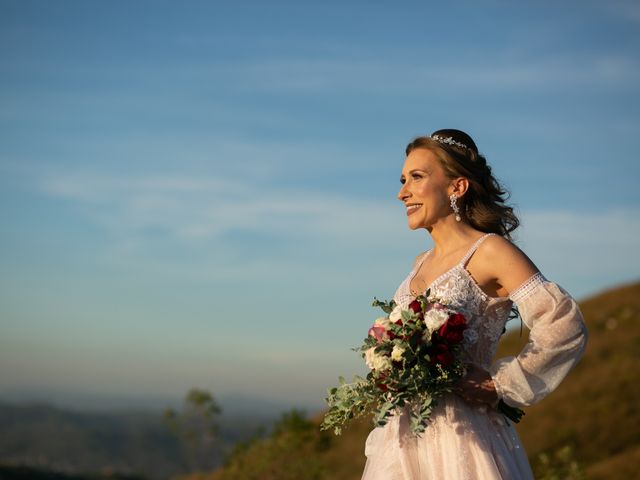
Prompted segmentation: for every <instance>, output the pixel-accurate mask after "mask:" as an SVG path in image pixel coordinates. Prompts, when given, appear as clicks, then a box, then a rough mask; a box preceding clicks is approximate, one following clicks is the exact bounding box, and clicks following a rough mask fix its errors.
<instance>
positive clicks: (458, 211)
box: [449, 193, 462, 222]
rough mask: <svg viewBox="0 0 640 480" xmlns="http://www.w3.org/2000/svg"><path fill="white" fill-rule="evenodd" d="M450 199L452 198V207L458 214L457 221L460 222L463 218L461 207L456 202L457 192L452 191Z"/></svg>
mask: <svg viewBox="0 0 640 480" xmlns="http://www.w3.org/2000/svg"><path fill="white" fill-rule="evenodd" d="M449 199H450V200H451V208H453V211H454V213H455V214H456V221H458V222H459V221H460V220H462V219H461V218H460V207H458V205H457V204H456V200H457V199H458V197H456V194H455V193H452V194H451V195H449Z"/></svg>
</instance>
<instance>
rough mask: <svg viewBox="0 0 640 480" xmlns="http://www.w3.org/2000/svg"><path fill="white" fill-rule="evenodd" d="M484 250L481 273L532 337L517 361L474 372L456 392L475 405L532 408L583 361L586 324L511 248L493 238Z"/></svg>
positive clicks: (568, 301) (558, 289)
mask: <svg viewBox="0 0 640 480" xmlns="http://www.w3.org/2000/svg"><path fill="white" fill-rule="evenodd" d="M481 247H484V248H483V249H482V250H483V251H482V255H480V256H479V257H480V258H479V259H478V260H480V261H479V262H478V263H477V265H478V268H479V269H480V270H483V271H484V272H485V273H486V274H487V277H488V278H491V279H492V280H493V281H495V282H496V283H497V284H498V285H499V286H500V291H501V292H505V291H506V294H508V295H509V296H510V297H511V299H512V301H513V302H514V303H515V304H516V305H517V306H518V310H519V312H520V316H521V317H522V319H523V322H524V323H525V324H526V325H527V327H528V328H529V329H530V330H531V331H530V333H529V342H528V343H527V345H526V346H525V347H524V348H523V350H522V351H521V352H520V353H519V354H518V356H516V357H512V356H511V357H505V358H501V359H499V360H497V361H496V362H495V363H494V365H493V366H492V367H491V368H490V371H489V372H486V371H485V370H483V369H481V368H479V367H474V366H470V367H469V369H468V371H467V375H466V376H465V378H463V379H462V380H461V381H460V382H459V385H458V388H456V391H457V392H458V393H459V394H460V395H461V396H462V397H463V398H465V399H466V400H467V401H469V402H470V403H474V404H482V403H484V404H490V405H495V404H497V402H498V401H499V400H500V399H502V400H504V401H505V402H506V403H507V404H508V405H511V406H514V407H522V406H527V405H532V404H533V403H536V402H538V401H539V400H541V399H542V398H543V397H545V396H546V395H548V394H549V393H550V392H551V391H553V390H554V389H555V388H556V387H557V386H558V385H559V384H560V382H561V381H562V380H563V379H564V377H565V376H566V375H567V373H569V371H570V370H571V368H572V367H573V366H574V365H575V364H576V363H577V362H578V361H579V360H580V358H581V357H582V354H583V353H584V349H585V345H586V341H587V336H588V335H587V329H586V326H585V324H584V319H583V317H582V313H581V312H580V309H579V307H578V304H577V302H576V301H575V300H574V299H573V298H572V297H571V296H570V295H569V294H568V293H567V292H566V291H565V290H564V289H563V288H562V287H560V286H559V285H557V284H556V283H553V282H549V281H548V280H547V279H546V278H545V277H544V275H542V273H540V271H539V270H538V268H537V267H536V266H535V265H534V264H533V262H532V261H531V260H530V259H529V258H528V257H527V256H526V255H525V254H524V253H523V252H522V251H521V250H520V249H519V248H518V247H516V246H515V245H513V244H512V243H511V242H509V241H508V240H506V239H504V238H502V237H497V236H492V237H490V238H488V239H487V240H486V241H485V242H483V245H481ZM502 294H503V293H501V295H502Z"/></svg>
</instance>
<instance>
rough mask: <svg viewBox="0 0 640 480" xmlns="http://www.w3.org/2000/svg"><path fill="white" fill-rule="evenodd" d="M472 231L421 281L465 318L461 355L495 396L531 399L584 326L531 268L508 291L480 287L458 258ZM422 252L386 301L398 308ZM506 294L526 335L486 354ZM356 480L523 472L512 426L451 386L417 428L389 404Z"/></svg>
mask: <svg viewBox="0 0 640 480" xmlns="http://www.w3.org/2000/svg"><path fill="white" fill-rule="evenodd" d="M489 235H495V234H493V233H488V234H486V235H484V236H483V237H481V238H479V239H478V240H477V241H476V242H475V244H474V245H473V246H472V247H471V248H470V249H469V251H468V252H467V254H466V255H465V256H464V257H463V258H462V260H461V261H460V262H459V263H458V264H457V265H456V266H454V267H453V268H452V269H450V270H449V271H447V272H445V273H444V274H442V275H441V276H440V277H438V278H437V279H436V280H434V281H433V282H432V283H431V285H430V288H431V292H432V293H433V294H435V295H437V296H439V297H440V298H442V299H443V300H444V302H445V303H448V304H450V305H452V306H453V308H455V309H457V310H461V311H462V312H463V313H465V316H466V317H467V321H468V325H469V327H468V328H467V330H466V331H465V332H464V340H463V345H464V351H465V356H466V357H467V358H465V361H468V362H472V363H474V364H476V365H478V366H480V367H482V368H484V369H485V370H487V371H488V372H489V373H490V374H491V377H492V379H493V381H494V383H495V386H496V390H497V392H498V395H499V397H500V398H502V399H503V401H504V402H505V403H507V404H509V405H511V406H514V407H525V406H528V405H532V404H534V403H536V402H538V401H539V400H541V399H542V398H543V397H545V396H546V395H548V394H549V393H550V392H551V391H553V390H554V389H555V388H556V387H557V386H558V384H559V383H560V382H561V381H562V379H563V378H564V377H565V376H566V375H567V373H568V372H569V370H571V368H572V367H573V366H574V365H575V364H576V363H577V362H578V360H579V359H580V358H581V356H582V354H583V352H584V349H585V345H586V341H587V330H586V326H585V324H584V319H583V316H582V313H581V312H580V309H579V307H578V304H577V303H576V301H575V300H574V299H573V298H572V297H571V296H570V295H569V294H568V293H567V292H566V291H565V290H564V289H563V288H562V287H561V286H559V285H557V284H556V283H553V282H550V281H548V280H547V279H546V278H545V277H544V275H542V273H540V272H537V273H536V274H534V275H532V276H531V278H529V279H528V280H527V281H525V282H524V283H523V284H522V285H521V286H520V287H518V288H517V289H516V290H515V291H513V292H512V293H511V294H510V295H509V296H508V297H490V296H488V295H486V294H485V293H484V292H483V291H482V290H481V288H480V287H479V286H478V284H477V283H476V282H475V280H474V279H473V278H472V277H471V275H470V274H469V272H468V271H467V270H466V268H465V266H466V264H467V261H468V260H469V258H471V256H472V255H473V253H474V252H475V250H476V248H477V247H478V245H480V243H481V242H482V241H483V240H484V239H485V238H486V237H488V236H489ZM428 253H429V252H426V253H425V254H424V255H423V256H422V257H421V258H420V259H419V260H418V262H416V266H414V268H413V270H412V271H411V272H410V273H409V275H408V276H407V278H406V279H405V280H404V281H403V282H402V284H400V286H399V287H398V290H397V291H396V293H395V295H394V297H393V298H394V300H395V301H396V303H397V304H398V305H402V307H403V308H405V309H406V308H408V305H409V303H410V302H411V301H412V300H413V299H414V298H415V297H414V296H413V295H412V294H411V292H410V288H409V284H410V282H411V280H412V279H413V277H414V276H415V274H416V272H417V271H418V270H419V268H420V265H421V264H422V262H423V261H424V259H425V257H426V256H427V255H428ZM513 303H515V304H516V305H517V307H518V310H519V312H520V316H521V318H522V320H523V322H524V323H525V324H526V325H527V327H528V328H529V329H530V334H529V342H528V344H527V345H526V346H525V348H524V349H523V350H522V351H521V352H520V354H519V355H518V356H516V357H506V358H500V359H498V360H497V361H494V362H493V363H492V360H493V356H494V355H495V352H496V347H497V345H498V341H499V339H500V336H501V335H502V333H503V329H504V326H505V324H506V322H507V320H508V317H509V312H510V311H511V306H512V304H513ZM365 455H366V457H367V462H366V465H365V469H364V473H363V475H362V480H462V479H465V480H466V479H468V480H485V479H486V480H489V479H490V480H495V479H504V480H520V479H533V474H532V472H531V467H530V465H529V462H528V460H527V455H526V452H525V451H524V448H523V447H522V444H521V442H520V439H519V437H518V435H517V433H516V430H515V428H514V425H513V423H512V422H511V421H509V420H507V419H506V418H505V417H504V415H502V414H501V413H498V412H497V411H494V410H493V409H491V408H490V407H484V406H471V405H470V404H468V403H466V402H465V401H464V400H462V398H460V397H459V396H457V395H455V394H453V393H451V394H446V395H445V396H444V397H442V398H440V399H439V400H438V405H437V406H436V407H435V408H434V409H433V412H432V414H431V420H430V423H429V425H428V426H427V428H426V430H425V432H424V433H423V434H422V436H421V437H417V438H416V437H413V436H412V434H411V433H410V431H409V423H408V418H407V415H404V414H402V411H400V412H396V414H395V415H394V416H393V417H392V418H391V420H390V421H389V422H388V423H387V424H386V425H385V426H384V427H377V428H374V429H373V431H372V432H371V433H370V434H369V436H368V438H367V441H366V444H365Z"/></svg>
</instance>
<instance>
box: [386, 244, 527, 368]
mask: <svg viewBox="0 0 640 480" xmlns="http://www.w3.org/2000/svg"><path fill="white" fill-rule="evenodd" d="M490 235H495V234H494V233H488V234H486V235H484V236H482V237H480V238H479V239H478V240H477V241H476V242H475V243H474V244H473V246H472V247H471V248H470V249H469V251H468V252H467V253H466V255H465V256H464V257H463V258H462V260H461V261H460V262H458V263H457V264H456V265H455V266H454V267H453V268H451V269H449V270H448V271H446V272H445V273H443V274H442V275H440V277H438V278H437V279H435V280H434V281H433V282H431V284H430V285H429V288H430V289H431V293H432V294H434V295H436V296H437V297H439V298H440V299H441V300H442V301H443V302H444V303H446V304H448V305H451V306H452V307H453V308H455V309H456V310H459V311H461V312H462V313H464V315H465V317H467V321H468V325H469V328H467V330H466V331H465V332H464V342H463V344H464V345H465V352H466V355H467V357H468V358H467V360H468V361H471V362H473V363H475V364H477V365H479V366H482V367H484V368H485V369H486V368H488V367H489V365H490V364H491V360H492V358H493V356H494V354H495V351H496V348H497V345H498V340H499V339H500V336H501V335H502V332H503V331H504V328H505V325H506V323H507V320H508V319H509V312H510V311H511V306H512V304H513V302H512V300H511V298H510V297H490V296H488V295H487V294H486V293H484V291H483V290H482V289H481V288H480V286H479V285H478V284H477V283H476V281H475V280H474V279H473V277H472V276H471V274H470V273H469V271H468V270H467V269H466V268H465V267H466V264H467V262H468V261H469V259H470V258H471V256H472V255H473V253H474V252H475V251H476V249H477V248H478V246H479V245H480V243H481V242H482V241H483V240H484V239H485V238H487V237H488V236H490ZM429 252H430V251H428V252H426V253H425V254H423V255H422V257H421V258H420V260H419V261H418V262H417V264H416V266H415V267H414V268H413V270H411V272H410V273H409V275H408V276H407V278H406V279H405V280H404V281H403V282H402V283H401V284H400V286H399V287H398V290H397V291H396V293H395V295H394V296H393V299H394V300H395V301H396V303H397V304H399V305H402V307H403V308H407V307H408V305H409V303H411V301H412V300H413V299H414V298H415V295H413V294H412V293H411V289H410V283H411V280H412V279H413V277H414V276H415V275H416V273H417V271H418V270H419V269H420V266H421V265H422V263H423V262H424V260H425V258H426V257H427V256H428V255H429ZM514 293H516V292H514Z"/></svg>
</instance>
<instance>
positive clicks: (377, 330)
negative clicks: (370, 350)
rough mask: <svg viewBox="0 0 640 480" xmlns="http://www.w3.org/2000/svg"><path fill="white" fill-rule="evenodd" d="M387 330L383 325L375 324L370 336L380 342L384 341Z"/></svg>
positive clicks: (370, 330)
mask: <svg viewBox="0 0 640 480" xmlns="http://www.w3.org/2000/svg"><path fill="white" fill-rule="evenodd" d="M385 334H386V330H385V328H384V327H383V326H382V325H378V324H373V325H372V326H371V328H370V329H369V336H370V337H374V338H375V339H376V340H377V341H378V342H381V341H383V340H384V338H385Z"/></svg>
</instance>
